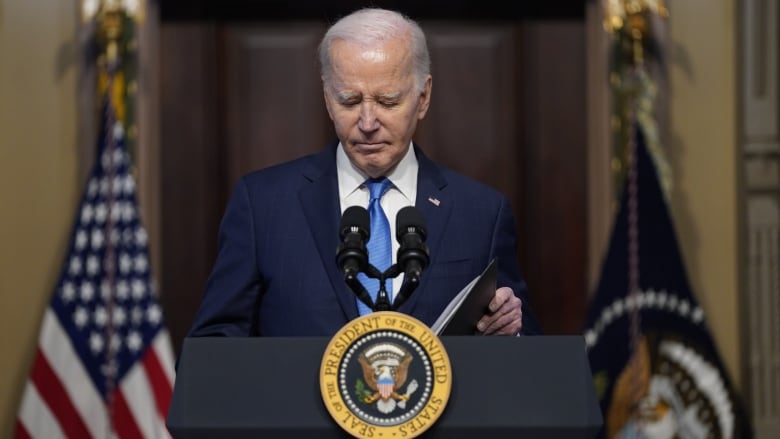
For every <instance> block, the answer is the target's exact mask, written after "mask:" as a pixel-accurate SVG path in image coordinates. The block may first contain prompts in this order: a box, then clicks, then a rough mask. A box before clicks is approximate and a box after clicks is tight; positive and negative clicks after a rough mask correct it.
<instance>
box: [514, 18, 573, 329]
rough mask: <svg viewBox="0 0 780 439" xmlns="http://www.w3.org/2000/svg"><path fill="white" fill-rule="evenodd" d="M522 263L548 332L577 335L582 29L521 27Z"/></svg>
mask: <svg viewBox="0 0 780 439" xmlns="http://www.w3.org/2000/svg"><path fill="white" fill-rule="evenodd" d="M522 35H523V38H522V41H523V47H522V52H523V55H522V69H523V72H524V73H523V75H522V76H523V96H522V99H521V102H522V105H523V106H524V109H523V114H524V117H523V125H524V130H525V136H524V139H523V144H524V146H525V154H524V157H523V163H524V166H523V167H522V168H520V169H521V170H524V172H525V175H524V176H523V180H524V184H523V185H522V186H523V191H524V199H525V204H524V206H523V208H524V214H523V215H522V216H521V229H522V230H521V235H522V236H523V242H522V246H523V249H522V251H523V252H524V253H525V256H524V257H523V258H522V261H523V265H524V268H525V275H526V280H527V281H528V284H529V286H530V287H531V289H532V291H533V295H532V298H533V299H532V300H533V305H534V309H535V310H536V312H537V314H538V317H539V319H540V321H542V322H543V325H544V328H545V330H546V331H547V332H548V333H559V334H565V333H568V334H578V333H581V331H582V324H583V321H584V316H585V310H586V305H587V292H586V291H587V273H586V268H587V251H588V250H587V233H588V227H587V172H586V171H587V135H586V126H585V121H586V119H585V114H584V113H585V109H586V106H585V57H584V53H585V42H584V41H585V38H584V36H585V28H584V25H583V23H580V22H569V21H559V22H546V23H539V22H534V23H527V24H526V26H524V28H523V34H522Z"/></svg>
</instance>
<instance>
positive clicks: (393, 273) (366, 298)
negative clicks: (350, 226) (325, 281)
mask: <svg viewBox="0 0 780 439" xmlns="http://www.w3.org/2000/svg"><path fill="white" fill-rule="evenodd" d="M363 273H364V274H365V275H366V277H369V278H371V279H379V291H378V292H377V294H376V302H375V301H373V300H372V299H371V295H370V294H369V293H368V291H366V287H364V286H363V284H362V283H361V282H360V280H359V279H358V278H357V275H353V274H348V275H346V276H345V280H346V282H347V286H349V288H350V289H351V290H352V292H353V293H355V295H356V296H357V298H358V299H359V300H360V301H361V302H363V303H364V304H365V305H366V306H367V307H369V308H370V309H371V310H373V311H391V310H392V311H395V310H397V309H398V308H399V307H400V306H401V305H402V304H403V303H404V302H406V299H408V298H409V296H410V295H411V294H412V292H413V291H414V290H415V289H416V288H417V287H418V286H419V285H420V277H419V276H404V281H403V283H402V284H401V289H400V291H399V292H398V296H396V298H395V300H394V301H393V303H392V304H391V303H390V295H389V294H388V293H387V288H386V280H387V279H394V278H396V277H398V275H399V274H401V269H400V268H399V266H398V264H393V265H391V266H390V268H388V269H387V270H385V271H384V272H381V271H379V270H378V269H377V268H376V267H374V266H373V265H371V264H368V265H367V266H366V269H365V270H364V271H363Z"/></svg>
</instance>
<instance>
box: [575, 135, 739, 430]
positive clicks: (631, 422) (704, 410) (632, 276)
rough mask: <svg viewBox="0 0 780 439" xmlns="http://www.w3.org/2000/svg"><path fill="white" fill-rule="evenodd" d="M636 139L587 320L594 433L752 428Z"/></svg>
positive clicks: (653, 173) (652, 170)
mask: <svg viewBox="0 0 780 439" xmlns="http://www.w3.org/2000/svg"><path fill="white" fill-rule="evenodd" d="M635 143H636V148H635V150H634V151H635V154H634V157H635V160H636V162H635V163H632V166H631V170H630V171H629V176H628V178H626V187H625V189H624V190H623V195H622V200H621V208H620V212H619V213H618V216H617V218H616V220H615V224H614V228H613V231H612V237H611V239H610V244H609V251H608V254H607V258H606V261H605V263H604V266H603V269H602V272H601V279H600V281H599V285H598V289H597V291H596V294H595V297H594V300H593V303H592V304H591V309H590V312H589V315H588V318H587V322H586V325H587V329H586V331H585V339H586V343H587V346H588V355H589V358H590V365H591V370H592V372H593V375H594V381H595V384H596V391H597V394H598V396H599V399H600V403H601V409H602V413H603V415H604V431H603V432H602V437H608V438H616V437H620V438H702V439H704V438H747V437H750V436H751V433H750V428H749V424H748V423H747V419H746V417H745V416H744V413H743V411H742V409H741V406H740V403H739V401H738V398H737V397H736V395H735V393H734V389H733V387H732V384H731V382H730V380H729V378H728V374H727V373H726V370H725V368H724V367H723V363H722V361H721V359H720V356H719V355H718V352H717V349H716V347H715V344H714V343H713V340H712V337H711V336H710V333H709V330H708V329H707V324H706V320H705V318H704V313H703V311H702V308H701V307H700V306H699V303H698V302H697V301H696V298H695V297H694V295H693V293H692V291H691V288H690V285H689V283H688V278H687V276H686V274H685V268H684V265H683V261H682V258H681V256H680V251H679V248H678V245H677V237H676V235H675V231H674V228H673V225H672V221H671V219H670V216H669V212H668V209H667V204H666V200H665V199H664V196H663V194H662V193H661V187H660V185H659V182H658V176H657V173H656V169H655V166H654V164H653V161H652V159H651V157H650V156H649V154H648V152H647V149H646V147H645V144H644V138H643V135H642V133H641V129H637V130H636V139H635Z"/></svg>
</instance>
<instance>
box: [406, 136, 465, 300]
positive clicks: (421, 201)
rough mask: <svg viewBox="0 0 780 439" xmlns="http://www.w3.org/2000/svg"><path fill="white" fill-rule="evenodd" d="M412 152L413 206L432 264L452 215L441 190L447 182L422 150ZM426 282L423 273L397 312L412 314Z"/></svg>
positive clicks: (448, 200) (450, 201) (446, 195)
mask: <svg viewBox="0 0 780 439" xmlns="http://www.w3.org/2000/svg"><path fill="white" fill-rule="evenodd" d="M415 153H416V154H417V163H418V166H419V171H418V173H417V200H415V207H417V209H419V210H420V212H421V213H422V216H423V218H425V222H426V226H427V227H428V237H427V239H426V244H427V245H428V250H429V251H430V255H431V264H433V263H435V262H436V260H437V259H438V258H437V255H439V251H438V250H439V247H440V245H441V242H442V237H443V235H444V231H445V230H446V228H447V222H448V221H449V218H450V215H451V214H452V207H453V204H454V203H453V199H452V198H451V197H450V195H449V194H448V193H447V192H446V191H444V190H443V189H444V188H445V187H446V186H447V180H446V179H445V178H444V176H443V175H442V174H441V172H440V171H439V168H438V167H437V166H436V164H435V163H433V162H432V161H431V160H430V159H429V158H428V157H426V156H425V154H423V152H422V150H421V149H420V148H418V147H417V146H415ZM428 279H429V277H428V276H425V274H423V276H422V279H421V282H420V285H419V286H418V287H417V290H416V291H415V292H414V293H412V295H411V296H410V297H409V299H408V300H407V301H406V303H405V304H404V305H402V306H401V311H403V312H405V313H407V314H412V312H413V311H414V308H415V306H416V305H417V300H418V298H419V297H420V294H422V293H423V292H424V291H426V288H427V286H428V283H429V282H428Z"/></svg>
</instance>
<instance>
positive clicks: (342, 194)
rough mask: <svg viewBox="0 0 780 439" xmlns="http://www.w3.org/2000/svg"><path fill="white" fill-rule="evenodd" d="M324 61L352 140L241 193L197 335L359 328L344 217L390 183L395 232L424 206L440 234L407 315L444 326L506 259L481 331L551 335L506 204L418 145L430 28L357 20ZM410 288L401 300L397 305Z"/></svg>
mask: <svg viewBox="0 0 780 439" xmlns="http://www.w3.org/2000/svg"><path fill="white" fill-rule="evenodd" d="M320 62H321V65H322V72H321V74H322V81H323V91H324V97H325V105H326V107H327V110H328V114H329V115H330V118H331V119H332V120H333V124H334V127H335V131H336V134H337V136H338V139H339V141H340V142H339V143H338V144H337V145H333V146H331V147H329V148H327V149H326V150H324V151H323V152H321V153H319V154H315V155H312V156H308V157H304V158H301V159H298V160H294V161H292V162H288V163H285V164H282V165H278V166H275V167H271V168H268V169H264V170H261V171H256V172H254V173H252V174H249V175H247V176H245V177H243V178H242V179H241V180H240V181H239V182H238V185H237V187H236V189H235V191H234V193H233V196H232V198H231V200H230V202H229V204H228V207H227V209H226V212H225V216H224V218H223V220H222V224H221V228H220V245H219V255H218V257H217V261H216V264H215V267H214V271H213V272H212V274H211V276H210V278H209V282H208V285H207V288H206V293H205V295H204V298H203V302H202V304H201V308H200V310H199V312H198V314H197V316H196V318H195V322H194V325H193V328H192V330H191V332H190V336H212V335H221V336H246V335H261V336H330V335H332V334H334V333H335V332H336V331H338V330H339V329H340V328H341V327H342V326H343V325H345V324H346V323H347V322H349V321H350V320H352V319H354V318H356V317H357V316H358V313H359V310H358V305H357V300H356V296H355V295H354V293H353V292H352V291H351V290H350V289H349V288H348V286H347V284H346V282H345V281H344V276H343V274H342V273H341V271H340V270H339V268H338V267H337V264H336V261H335V254H336V248H337V246H338V244H339V230H338V228H339V226H338V224H339V218H340V217H341V215H340V213H341V212H344V210H346V209H347V208H348V207H350V206H353V205H360V206H363V207H366V206H368V204H369V198H370V192H371V191H372V190H373V189H371V190H370V189H369V187H371V188H373V187H374V183H375V182H377V184H379V182H383V181H384V180H385V179H386V180H388V181H387V182H385V183H384V185H385V186H384V192H382V193H381V194H377V196H376V197H375V198H376V200H378V201H377V202H378V203H380V204H381V207H382V213H381V215H386V216H387V220H386V221H387V223H389V224H391V225H394V224H395V216H396V213H397V212H398V211H399V210H400V209H401V208H402V207H404V206H408V205H414V206H416V207H417V208H418V209H419V210H420V211H421V213H422V216H423V217H424V218H425V220H426V222H427V228H428V239H427V245H428V246H429V248H430V255H431V261H430V267H428V268H427V270H426V271H425V272H424V273H423V275H422V277H421V282H420V285H419V287H418V288H417V290H416V291H415V292H414V293H413V294H412V295H411V297H409V299H408V300H407V301H406V302H405V303H404V304H403V305H402V306H401V307H400V308H399V309H398V311H399V312H403V313H407V314H410V315H412V316H414V317H416V318H418V319H420V320H422V321H423V322H425V323H426V324H428V325H431V324H432V323H433V322H434V321H435V320H436V318H437V317H438V316H439V314H440V313H441V311H442V310H443V309H444V307H445V306H446V305H447V303H448V302H449V301H450V300H451V299H452V297H453V296H454V295H455V294H457V293H458V292H459V291H460V290H461V289H462V288H463V287H464V286H465V285H466V284H467V283H468V282H469V281H471V280H472V279H473V278H474V277H476V276H477V275H478V274H479V273H480V272H481V271H482V270H483V269H484V268H485V266H486V265H487V264H488V262H490V261H491V260H492V259H493V258H494V257H497V258H498V264H499V276H498V286H499V288H498V290H497V291H496V294H495V296H494V297H493V299H492V301H491V303H490V305H489V308H490V311H489V312H488V314H486V315H485V316H484V317H483V318H482V319H481V320H480V321H479V324H478V332H480V333H482V334H496V335H516V334H518V333H520V332H521V331H522V333H527V334H531V333H536V332H538V326H537V323H536V321H535V320H534V319H533V317H532V316H531V314H530V311H529V309H528V306H527V300H526V297H525V295H526V287H525V283H524V282H523V280H522V278H521V277H520V273H519V272H518V264H517V260H516V256H515V244H516V239H515V231H514V219H513V217H512V213H511V208H510V206H509V204H508V202H507V200H506V198H505V197H503V196H502V195H500V194H499V193H497V192H496V191H494V190H492V189H490V188H488V187H486V186H484V185H482V184H480V183H477V182H475V181H473V180H469V179H467V178H466V177H463V176H461V175H458V174H456V173H454V172H452V171H451V170H448V169H445V168H443V167H440V166H439V165H437V164H435V163H433V162H431V161H430V160H429V159H428V158H426V157H425V155H424V154H423V152H422V150H421V149H419V148H418V147H416V146H414V145H413V143H412V136H413V135H414V132H415V129H416V128H417V123H418V121H420V120H422V119H423V118H424V117H425V113H426V112H427V110H428V106H429V104H430V99H431V87H432V77H431V75H430V58H429V55H428V49H427V47H426V43H425V36H424V34H423V32H422V30H421V29H420V27H419V26H418V25H417V24H416V23H415V22H413V21H411V20H409V19H408V18H406V17H404V16H402V15H400V14H398V13H396V12H392V11H387V10H382V9H364V10H360V11H357V12H354V13H352V14H350V15H349V16H347V17H344V18H343V19H341V20H339V21H338V22H337V23H336V24H334V25H333V26H332V27H331V28H330V29H329V30H328V32H327V33H326V35H325V37H324V38H323V41H322V43H321V45H320ZM372 214H373V213H372ZM372 222H373V218H372ZM394 228H395V227H390V234H393V233H394ZM371 233H372V235H376V233H375V231H373V230H372V232H371ZM372 239H373V237H372ZM389 241H390V242H392V245H393V248H392V250H393V251H392V255H391V256H392V257H393V259H395V253H396V251H397V249H398V244H397V243H396V240H395V237H394V236H393V237H392V239H389ZM387 245H388V247H389V246H390V244H389V243H388V244H387ZM370 248H371V243H369V249H370ZM369 251H370V250H369ZM370 253H371V252H370ZM369 256H372V254H370V255H369ZM381 268H385V267H381ZM400 284H401V282H399V281H398V280H396V281H395V282H393V283H392V288H388V290H390V291H391V292H392V293H393V295H392V297H394V295H395V294H396V293H397V292H398V290H399V288H400ZM366 285H367V289H371V287H369V286H368V283H367V282H366ZM372 292H373V293H374V294H375V291H372ZM361 306H362V304H361ZM363 312H365V310H361V311H360V313H363Z"/></svg>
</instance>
